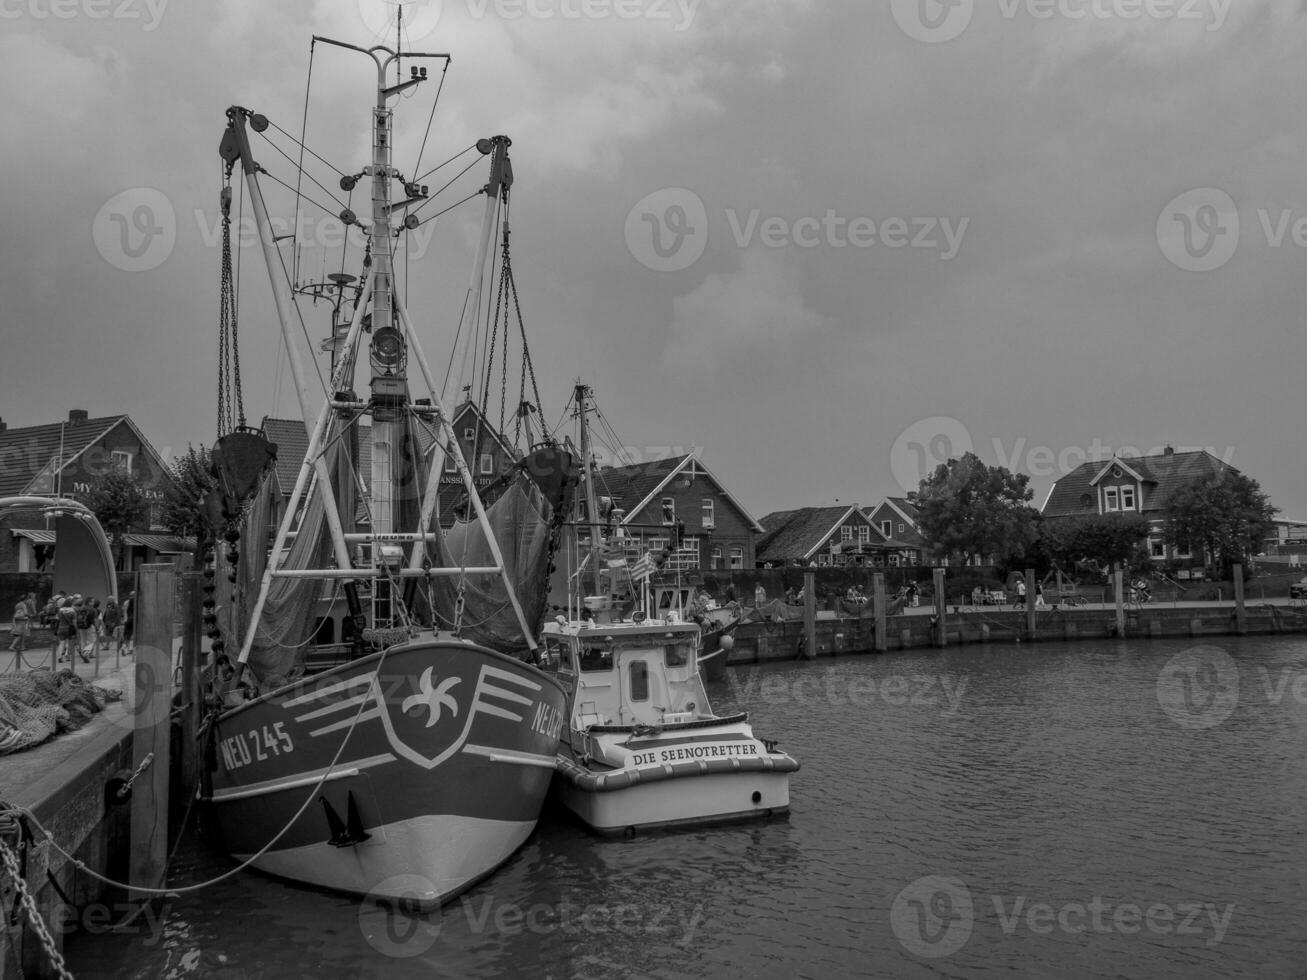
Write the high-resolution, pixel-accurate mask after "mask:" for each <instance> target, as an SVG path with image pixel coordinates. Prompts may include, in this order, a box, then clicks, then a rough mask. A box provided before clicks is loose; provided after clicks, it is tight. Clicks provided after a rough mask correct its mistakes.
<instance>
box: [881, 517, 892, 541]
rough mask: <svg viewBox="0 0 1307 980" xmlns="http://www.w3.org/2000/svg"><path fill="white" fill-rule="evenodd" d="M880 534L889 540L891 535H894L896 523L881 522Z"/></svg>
mask: <svg viewBox="0 0 1307 980" xmlns="http://www.w3.org/2000/svg"><path fill="white" fill-rule="evenodd" d="M880 533H881V534H883V535H885V537H887V538H888V537H889V536H890V535H891V534H893V533H894V523H893V522H892V521H881V522H880Z"/></svg>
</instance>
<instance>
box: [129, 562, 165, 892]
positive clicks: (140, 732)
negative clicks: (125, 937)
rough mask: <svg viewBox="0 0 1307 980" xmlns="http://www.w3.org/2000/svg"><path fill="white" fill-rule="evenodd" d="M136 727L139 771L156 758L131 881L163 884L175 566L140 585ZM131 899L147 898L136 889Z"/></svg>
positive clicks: (134, 845) (140, 812) (145, 782)
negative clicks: (143, 764) (146, 759)
mask: <svg viewBox="0 0 1307 980" xmlns="http://www.w3.org/2000/svg"><path fill="white" fill-rule="evenodd" d="M136 602H137V605H136V612H135V616H136V658H135V659H136V705H135V711H136V728H135V731H134V732H133V735H132V766H133V771H136V770H139V769H140V768H141V765H142V763H143V762H144V761H145V758H146V756H148V755H150V754H151V753H153V755H154V758H153V760H152V761H151V762H150V764H149V766H147V767H146V768H145V769H144V770H143V771H141V773H140V775H139V776H137V778H136V781H135V782H134V783H133V784H132V796H131V803H132V824H131V857H130V861H129V866H128V867H129V870H128V876H127V880H128V881H129V882H131V883H133V884H137V885H144V886H146V887H149V888H157V887H159V885H160V884H161V883H162V882H163V876H164V872H165V871H166V870H167V861H168V729H169V715H170V714H171V711H172V618H173V570H172V566H171V565H143V566H142V567H141V570H140V579H139V585H138V586H137V589H136ZM128 898H129V900H131V901H147V900H148V899H149V896H148V895H144V894H141V893H139V892H136V891H133V892H132V893H131V894H129V896H128Z"/></svg>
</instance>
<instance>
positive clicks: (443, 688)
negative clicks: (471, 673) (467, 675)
mask: <svg viewBox="0 0 1307 980" xmlns="http://www.w3.org/2000/svg"><path fill="white" fill-rule="evenodd" d="M461 680H462V678H461V677H448V678H446V679H445V680H443V681H441V682H440V686H439V687H434V686H433V683H432V680H431V668H430V667H428V668H427V669H426V670H424V671H423V672H422V678H421V680H419V681H418V693H417V694H410V695H409V696H408V697H406V698H405V699H404V701H403V703H402V704H401V705H400V706H399V710H400V712H401V713H402V714H408V713H409V711H410V709H412V708H422V707H425V708H426V709H427V710H428V711H429V712H431V713H430V714H429V715H428V716H427V726H426V727H427V728H430V727H431V726H432V725H434V724H435V723H436V722H438V721H439V720H440V714H441V709H442V707H448V708H449V713H450V714H451V715H453V716H454V717H455V718H457V717H458V702H457V701H455V700H454V698H453V696H452V695H451V694H450V693H449V689H450V688H451V687H453V686H454V685H455V684H457V683H458V682H459V681H461Z"/></svg>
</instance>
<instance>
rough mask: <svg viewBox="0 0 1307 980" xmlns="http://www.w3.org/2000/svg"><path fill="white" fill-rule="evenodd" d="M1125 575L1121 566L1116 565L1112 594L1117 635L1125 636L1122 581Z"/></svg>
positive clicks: (1113, 573) (1113, 571) (1113, 574)
mask: <svg viewBox="0 0 1307 980" xmlns="http://www.w3.org/2000/svg"><path fill="white" fill-rule="evenodd" d="M1124 576H1125V573H1124V572H1123V571H1121V566H1120V565H1116V566H1114V567H1113V568H1112V594H1113V596H1114V597H1115V601H1116V635H1117V636H1125V591H1124V590H1123V589H1122V580H1123V578H1124Z"/></svg>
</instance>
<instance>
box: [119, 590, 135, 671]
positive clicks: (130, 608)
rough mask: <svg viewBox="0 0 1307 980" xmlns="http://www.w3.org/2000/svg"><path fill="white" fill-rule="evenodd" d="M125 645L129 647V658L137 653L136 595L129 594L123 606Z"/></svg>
mask: <svg viewBox="0 0 1307 980" xmlns="http://www.w3.org/2000/svg"><path fill="white" fill-rule="evenodd" d="M122 622H123V643H125V644H126V645H127V656H129V657H130V656H131V655H132V654H133V653H135V652H136V634H135V632H134V629H135V625H136V593H135V592H128V593H127V598H126V599H125V600H123V606H122Z"/></svg>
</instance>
